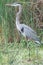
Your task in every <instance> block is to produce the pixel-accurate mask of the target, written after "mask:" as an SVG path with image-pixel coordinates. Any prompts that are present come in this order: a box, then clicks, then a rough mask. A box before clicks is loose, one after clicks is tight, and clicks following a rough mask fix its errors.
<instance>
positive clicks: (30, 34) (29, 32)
mask: <svg viewBox="0 0 43 65" xmlns="http://www.w3.org/2000/svg"><path fill="white" fill-rule="evenodd" d="M6 5H8V6H19V11H18V12H17V14H16V27H17V29H18V31H19V32H20V33H21V34H22V35H23V36H24V37H27V38H28V39H30V40H31V39H32V40H34V41H35V42H37V43H39V44H40V42H39V38H38V36H37V34H36V32H35V31H34V30H33V29H32V28H30V27H29V26H27V25H25V24H20V16H21V12H22V6H21V4H17V3H13V4H6Z"/></svg>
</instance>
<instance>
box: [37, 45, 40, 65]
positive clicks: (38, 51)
mask: <svg viewBox="0 0 43 65" xmlns="http://www.w3.org/2000/svg"><path fill="white" fill-rule="evenodd" d="M39 47H40V45H38V44H36V60H37V65H39V62H38V57H39Z"/></svg>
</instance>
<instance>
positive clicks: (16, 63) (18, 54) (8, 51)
mask: <svg viewBox="0 0 43 65" xmlns="http://www.w3.org/2000/svg"><path fill="white" fill-rule="evenodd" d="M30 47H31V48H30V57H29V48H27V47H26V46H22V43H19V44H18V43H7V44H0V65H43V46H41V47H39V48H38V49H39V50H38V57H37V54H36V51H37V50H36V48H35V47H34V45H33V46H30ZM29 59H30V60H29Z"/></svg>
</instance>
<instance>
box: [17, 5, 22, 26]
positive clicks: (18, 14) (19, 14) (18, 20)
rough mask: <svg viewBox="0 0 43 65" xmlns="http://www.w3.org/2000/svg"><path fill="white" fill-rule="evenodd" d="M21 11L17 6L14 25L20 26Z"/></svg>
mask: <svg viewBox="0 0 43 65" xmlns="http://www.w3.org/2000/svg"><path fill="white" fill-rule="evenodd" d="M21 11H22V7H21V5H19V11H18V12H17V14H16V25H18V24H20V17H21Z"/></svg>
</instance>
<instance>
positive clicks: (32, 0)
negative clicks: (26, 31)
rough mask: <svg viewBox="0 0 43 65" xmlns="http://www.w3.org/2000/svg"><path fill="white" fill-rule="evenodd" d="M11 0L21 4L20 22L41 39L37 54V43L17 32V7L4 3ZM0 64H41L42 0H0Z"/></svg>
mask: <svg viewBox="0 0 43 65" xmlns="http://www.w3.org/2000/svg"><path fill="white" fill-rule="evenodd" d="M13 2H19V3H21V4H22V6H23V10H22V16H21V23H25V24H27V25H29V26H30V27H31V28H33V29H34V30H35V31H36V32H37V35H38V36H39V38H40V40H41V43H42V45H41V46H40V47H39V48H38V56H37V49H36V46H37V45H36V44H35V43H34V42H33V41H30V42H27V41H26V40H25V39H24V38H23V36H21V37H20V36H19V34H18V32H17V29H16V26H15V17H16V12H17V8H15V7H7V6H6V5H5V4H6V3H13ZM37 2H38V3H37ZM18 42H20V43H18ZM27 46H28V48H27ZM29 50H30V51H29ZM0 65H43V0H39V1H37V0H0Z"/></svg>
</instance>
